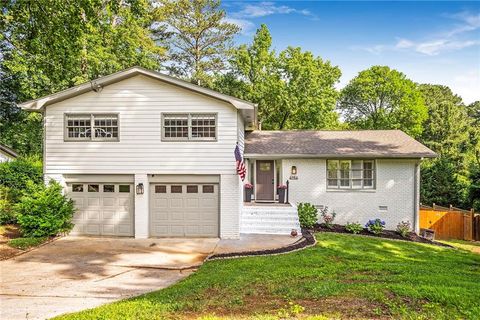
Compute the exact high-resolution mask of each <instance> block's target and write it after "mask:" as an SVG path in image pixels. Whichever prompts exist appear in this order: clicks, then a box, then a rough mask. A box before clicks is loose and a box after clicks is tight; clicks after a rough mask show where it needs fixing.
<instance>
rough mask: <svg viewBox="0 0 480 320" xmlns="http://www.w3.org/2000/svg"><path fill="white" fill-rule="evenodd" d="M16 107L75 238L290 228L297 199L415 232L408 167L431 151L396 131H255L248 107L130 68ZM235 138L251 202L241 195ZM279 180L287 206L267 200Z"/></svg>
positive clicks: (415, 173)
mask: <svg viewBox="0 0 480 320" xmlns="http://www.w3.org/2000/svg"><path fill="white" fill-rule="evenodd" d="M20 107H22V108H23V109H25V110H31V111H39V112H42V113H43V115H44V119H45V121H44V125H45V128H44V129H45V134H44V137H45V138H44V139H45V140H44V174H45V180H46V181H48V180H50V179H54V180H56V181H58V182H59V183H61V184H62V185H63V186H64V187H65V191H66V193H67V194H68V195H69V196H70V197H71V198H72V199H74V200H75V204H76V207H77V211H76V213H75V216H74V223H75V228H74V230H73V232H74V233H77V234H88V235H108V236H130V237H137V238H147V237H220V238H239V236H240V233H283V234H289V233H290V232H291V230H292V229H298V227H299V224H298V216H297V214H296V208H295V205H296V203H298V202H305V201H308V202H311V203H313V204H315V205H316V206H318V207H322V206H328V207H329V208H331V209H332V210H335V211H336V212H337V214H338V215H337V219H338V221H339V222H346V221H359V222H361V223H364V222H365V221H366V220H368V219H371V218H376V217H379V218H382V219H384V220H385V221H386V222H387V227H390V228H393V227H394V226H395V225H396V224H397V223H398V222H399V221H402V220H409V221H411V222H412V223H413V224H414V226H415V228H416V229H417V230H418V221H417V220H418V204H419V201H418V194H419V178H420V177H419V175H420V173H419V163H420V161H421V159H422V158H426V157H434V156H435V154H434V153H433V152H432V151H431V150H429V149H428V148H426V147H425V146H423V145H422V144H420V143H419V142H417V141H415V140H414V139H412V138H410V137H409V136H407V135H406V134H404V133H402V132H401V131H396V130H394V131H283V132H282V131H256V130H254V129H255V128H256V127H257V109H256V106H255V105H254V104H253V103H250V102H247V101H243V100H240V99H237V98H234V97H230V96H227V95H224V94H221V93H218V92H215V91H212V90H209V89H206V88H202V87H199V86H197V85H193V84H191V83H188V82H185V81H181V80H178V79H175V78H172V77H169V76H166V75H163V74H160V73H158V72H154V71H149V70H146V69H143V68H139V67H134V68H130V69H127V70H125V71H121V72H118V73H115V74H112V75H108V76H105V77H101V78H99V79H96V80H95V81H92V82H89V83H85V84H82V85H79V86H76V87H73V88H70V89H67V90H65V91H62V92H59V93H56V94H52V95H50V96H47V97H43V98H41V99H37V100H33V101H28V102H25V103H22V104H20ZM237 145H238V146H239V149H240V152H241V153H242V154H243V155H244V158H245V164H246V167H247V180H248V181H251V182H252V183H253V185H254V189H253V190H254V202H250V203H245V202H244V187H243V182H242V181H241V180H240V178H239V176H238V175H237V172H236V163H235V157H234V149H235V147H236V146H237ZM287 181H288V185H289V187H288V190H287V198H288V202H289V203H287V204H285V203H278V193H279V192H278V188H277V187H276V186H278V185H280V184H287Z"/></svg>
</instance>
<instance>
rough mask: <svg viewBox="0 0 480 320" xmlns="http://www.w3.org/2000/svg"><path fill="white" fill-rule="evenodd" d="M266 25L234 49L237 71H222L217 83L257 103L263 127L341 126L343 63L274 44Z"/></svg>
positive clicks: (313, 127)
mask: <svg viewBox="0 0 480 320" xmlns="http://www.w3.org/2000/svg"><path fill="white" fill-rule="evenodd" d="M271 45H272V38H271V35H270V32H269V31H268V29H267V27H266V26H265V25H262V26H261V27H260V28H259V29H258V30H257V33H256V34H255V37H254V39H253V43H252V44H251V45H249V46H247V45H242V46H240V47H238V48H237V49H236V50H235V51H234V56H233V58H232V61H231V66H232V71H231V72H230V73H228V74H227V75H224V76H220V77H219V78H217V81H216V82H215V84H214V88H215V89H217V90H219V91H221V92H224V93H227V94H231V95H236V96H238V97H239V98H243V99H245V100H249V101H252V102H255V103H257V104H258V115H259V120H260V121H261V122H262V128H264V129H280V130H282V129H322V128H336V127H338V114H337V113H336V112H335V103H336V99H337V97H338V93H337V91H336V90H335V87H334V86H335V84H336V83H337V82H338V81H339V79H340V75H341V72H340V69H339V68H338V67H336V66H332V65H331V64H330V62H329V61H324V60H322V59H321V58H320V57H315V56H314V55H313V54H312V53H311V52H309V51H302V50H301V49H300V48H294V47H288V48H287V49H285V50H284V51H282V52H280V54H278V55H277V54H276V53H275V52H274V51H273V50H272V49H271Z"/></svg>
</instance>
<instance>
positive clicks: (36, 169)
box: [0, 157, 43, 203]
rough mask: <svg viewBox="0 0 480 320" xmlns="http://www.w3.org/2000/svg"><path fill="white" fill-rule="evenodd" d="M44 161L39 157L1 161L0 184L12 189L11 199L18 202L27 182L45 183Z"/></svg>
mask: <svg viewBox="0 0 480 320" xmlns="http://www.w3.org/2000/svg"><path fill="white" fill-rule="evenodd" d="M42 171H43V169H42V161H41V160H40V158H38V157H29V158H18V159H16V160H13V161H7V162H2V163H0V185H1V186H2V187H6V188H8V189H9V190H10V196H11V201H12V202H13V203H16V202H17V201H18V200H19V199H20V197H21V196H22V193H23V191H24V190H25V189H26V188H27V184H29V183H34V184H43V176H42V174H43V173H42Z"/></svg>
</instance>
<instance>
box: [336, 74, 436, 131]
mask: <svg viewBox="0 0 480 320" xmlns="http://www.w3.org/2000/svg"><path fill="white" fill-rule="evenodd" d="M338 107H339V109H340V110H341V112H342V113H343V115H344V117H345V119H346V121H347V122H348V123H349V124H350V125H351V126H352V127H354V128H361V129H401V130H403V131H405V132H406V133H408V134H409V135H411V136H413V137H418V136H419V135H420V134H421V133H422V123H423V121H424V120H425V119H426V118H427V110H426V108H425V105H424V103H423V101H422V97H421V94H420V92H419V90H418V88H417V86H416V84H415V83H414V82H412V81H411V80H409V79H407V77H406V76H405V75H404V74H403V73H401V72H399V71H397V70H394V69H390V68H389V67H386V66H373V67H371V68H369V69H367V70H364V71H361V72H360V73H359V74H358V76H357V77H355V78H354V79H353V80H351V81H350V83H349V84H348V85H347V86H346V87H345V88H344V89H343V90H342V92H341V97H340V100H339V104H338Z"/></svg>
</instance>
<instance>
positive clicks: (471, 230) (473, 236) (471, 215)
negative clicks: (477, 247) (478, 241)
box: [469, 208, 475, 241]
mask: <svg viewBox="0 0 480 320" xmlns="http://www.w3.org/2000/svg"><path fill="white" fill-rule="evenodd" d="M469 221H470V234H469V240H470V241H473V240H475V233H474V228H475V226H474V223H475V211H474V210H473V208H472V209H470V219H469Z"/></svg>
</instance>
